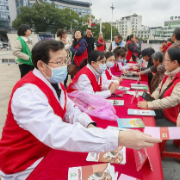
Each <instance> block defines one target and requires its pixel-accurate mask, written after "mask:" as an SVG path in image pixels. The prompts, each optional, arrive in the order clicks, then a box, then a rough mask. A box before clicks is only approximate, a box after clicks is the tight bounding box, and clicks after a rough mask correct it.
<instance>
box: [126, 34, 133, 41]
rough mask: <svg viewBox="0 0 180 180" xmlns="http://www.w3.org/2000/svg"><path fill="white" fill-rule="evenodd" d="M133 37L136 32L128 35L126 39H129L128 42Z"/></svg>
mask: <svg viewBox="0 0 180 180" xmlns="http://www.w3.org/2000/svg"><path fill="white" fill-rule="evenodd" d="M133 37H134V34H131V35H129V36H128V37H127V39H126V41H127V42H128V41H131V38H133Z"/></svg>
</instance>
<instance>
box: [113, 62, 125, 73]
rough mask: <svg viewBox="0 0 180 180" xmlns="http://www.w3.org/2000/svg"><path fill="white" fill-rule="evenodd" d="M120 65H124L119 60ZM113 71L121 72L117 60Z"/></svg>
mask: <svg viewBox="0 0 180 180" xmlns="http://www.w3.org/2000/svg"><path fill="white" fill-rule="evenodd" d="M121 65H122V66H124V64H123V62H121ZM115 72H121V70H120V69H119V65H118V63H117V62H115Z"/></svg>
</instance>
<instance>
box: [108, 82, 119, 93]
mask: <svg viewBox="0 0 180 180" xmlns="http://www.w3.org/2000/svg"><path fill="white" fill-rule="evenodd" d="M118 85H119V84H118V83H111V86H110V88H109V90H110V92H111V94H113V93H114V92H115V91H116V89H117V87H118Z"/></svg>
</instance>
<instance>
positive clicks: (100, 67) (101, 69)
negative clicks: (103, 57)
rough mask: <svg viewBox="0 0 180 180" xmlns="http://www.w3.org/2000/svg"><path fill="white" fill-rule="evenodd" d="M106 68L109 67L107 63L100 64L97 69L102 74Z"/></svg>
mask: <svg viewBox="0 0 180 180" xmlns="http://www.w3.org/2000/svg"><path fill="white" fill-rule="evenodd" d="M106 69H107V66H106V64H100V65H99V68H98V70H97V71H98V73H99V74H102V73H103V72H104V71H105V70H106Z"/></svg>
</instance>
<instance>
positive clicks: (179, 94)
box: [148, 67, 180, 109]
mask: <svg viewBox="0 0 180 180" xmlns="http://www.w3.org/2000/svg"><path fill="white" fill-rule="evenodd" d="M179 71H180V67H179V68H177V69H176V70H174V71H172V72H168V71H166V72H165V75H167V76H168V78H167V80H166V82H165V83H164V85H163V86H162V89H161V85H162V82H161V83H160V85H159V86H158V87H157V89H156V90H155V91H154V92H153V94H152V96H153V97H154V98H155V99H156V100H154V101H152V102H148V108H149V109H167V108H171V107H175V106H176V105H178V104H179V103H180V83H177V84H176V86H175V87H174V89H173V91H172V93H171V95H170V96H168V97H166V98H163V99H159V98H160V96H161V95H162V94H163V92H164V91H165V90H166V88H167V87H168V85H169V84H170V82H171V81H172V80H173V78H174V77H175V76H176V74H177V73H178V72H179ZM160 89H161V92H160Z"/></svg>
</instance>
